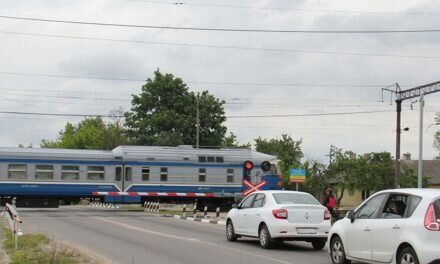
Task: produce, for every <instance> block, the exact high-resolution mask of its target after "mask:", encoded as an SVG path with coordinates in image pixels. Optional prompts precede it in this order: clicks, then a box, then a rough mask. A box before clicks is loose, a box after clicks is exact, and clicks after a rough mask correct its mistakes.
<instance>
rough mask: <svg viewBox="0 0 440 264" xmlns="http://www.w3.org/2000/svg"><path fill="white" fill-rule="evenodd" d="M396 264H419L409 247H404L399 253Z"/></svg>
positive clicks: (414, 253)
mask: <svg viewBox="0 0 440 264" xmlns="http://www.w3.org/2000/svg"><path fill="white" fill-rule="evenodd" d="M397 263H398V264H419V259H418V258H417V254H416V252H415V251H414V249H412V248H411V247H406V248H404V249H403V250H402V251H400V254H399V259H398V261H397Z"/></svg>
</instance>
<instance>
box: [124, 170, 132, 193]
mask: <svg viewBox="0 0 440 264" xmlns="http://www.w3.org/2000/svg"><path fill="white" fill-rule="evenodd" d="M132 174H133V168H132V167H131V166H124V181H123V185H122V186H123V187H124V191H126V189H127V188H128V187H129V186H130V185H131V184H132V183H133V175H132Z"/></svg>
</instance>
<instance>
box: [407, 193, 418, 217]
mask: <svg viewBox="0 0 440 264" xmlns="http://www.w3.org/2000/svg"><path fill="white" fill-rule="evenodd" d="M421 200H422V198H421V197H418V196H414V195H411V196H410V198H409V201H408V208H407V209H406V211H407V212H406V217H411V215H412V214H413V213H414V210H416V208H417V206H418V205H419V203H420V201H421Z"/></svg>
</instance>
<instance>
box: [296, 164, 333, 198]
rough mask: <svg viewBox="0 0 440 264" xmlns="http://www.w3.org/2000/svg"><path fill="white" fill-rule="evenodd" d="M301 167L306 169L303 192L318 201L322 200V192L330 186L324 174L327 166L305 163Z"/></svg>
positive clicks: (326, 175)
mask: <svg viewBox="0 0 440 264" xmlns="http://www.w3.org/2000/svg"><path fill="white" fill-rule="evenodd" d="M303 167H304V168H307V170H306V181H305V183H304V185H303V190H304V191H306V192H308V193H310V194H312V195H313V196H315V197H316V198H317V199H318V200H319V201H322V200H324V197H323V194H324V191H325V189H326V188H327V187H328V186H330V180H329V177H328V174H327V173H326V170H327V166H326V165H325V164H322V163H320V162H318V161H311V162H308V161H307V162H305V163H304V164H303Z"/></svg>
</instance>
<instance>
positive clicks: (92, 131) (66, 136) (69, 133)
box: [40, 117, 127, 150]
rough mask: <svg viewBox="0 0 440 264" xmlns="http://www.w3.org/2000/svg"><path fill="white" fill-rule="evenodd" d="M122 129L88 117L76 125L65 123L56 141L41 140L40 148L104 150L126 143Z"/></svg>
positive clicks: (99, 119) (117, 125)
mask: <svg viewBox="0 0 440 264" xmlns="http://www.w3.org/2000/svg"><path fill="white" fill-rule="evenodd" d="M126 141H127V140H126V138H125V134H124V129H123V128H122V127H120V125H119V124H118V123H117V122H114V123H108V124H106V123H105V122H104V121H103V120H102V118H101V117H89V118H85V119H84V120H83V121H81V122H79V123H78V124H77V125H74V124H71V123H69V122H68V123H67V124H66V126H65V127H64V130H61V131H60V132H59V137H58V139H56V140H54V141H51V140H47V139H43V140H42V141H41V145H40V146H41V147H42V148H68V149H105V150H110V149H113V148H115V147H116V146H119V145H123V144H125V143H126Z"/></svg>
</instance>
